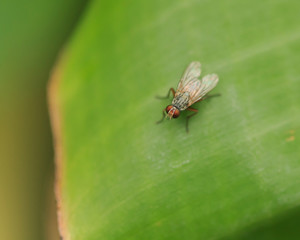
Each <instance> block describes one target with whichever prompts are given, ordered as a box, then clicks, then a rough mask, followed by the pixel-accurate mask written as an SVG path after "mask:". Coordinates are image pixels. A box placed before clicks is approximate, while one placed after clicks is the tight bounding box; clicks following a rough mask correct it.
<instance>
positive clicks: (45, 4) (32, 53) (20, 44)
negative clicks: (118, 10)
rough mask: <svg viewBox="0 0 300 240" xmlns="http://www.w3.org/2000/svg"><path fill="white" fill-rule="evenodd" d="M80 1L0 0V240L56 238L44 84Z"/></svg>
mask: <svg viewBox="0 0 300 240" xmlns="http://www.w3.org/2000/svg"><path fill="white" fill-rule="evenodd" d="M86 3H87V1H85V0H63V1H62V0H51V1H38V0H27V1H23V0H21V1H8V0H4V1H3V0H2V1H0V239H1V240H27V239H28V240H35V239H39V240H40V239H57V230H56V222H55V218H56V217H55V212H54V210H55V209H54V208H52V209H51V207H54V194H53V186H52V180H53V148H52V139H51V132H50V126H49V119H48V112H47V111H48V110H47V101H46V85H47V82H48V79H49V75H50V72H51V69H52V67H53V65H54V62H55V61H56V59H57V56H58V54H59V52H60V51H61V49H62V48H63V45H64V43H65V42H66V41H67V39H68V36H69V35H70V34H71V32H72V30H73V28H74V26H75V24H76V23H77V22H78V19H79V16H80V15H81V13H82V12H83V10H84V8H85V5H86ZM49 219H52V220H49Z"/></svg>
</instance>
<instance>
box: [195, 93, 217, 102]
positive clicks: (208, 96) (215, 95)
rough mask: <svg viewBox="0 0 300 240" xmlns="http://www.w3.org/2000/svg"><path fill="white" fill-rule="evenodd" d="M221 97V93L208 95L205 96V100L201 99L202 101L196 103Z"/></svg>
mask: <svg viewBox="0 0 300 240" xmlns="http://www.w3.org/2000/svg"><path fill="white" fill-rule="evenodd" d="M220 96H221V94H220V93H216V94H212V95H206V96H204V97H203V98H201V99H200V100H198V101H196V102H195V103H197V102H201V101H203V100H205V99H208V98H212V97H220Z"/></svg>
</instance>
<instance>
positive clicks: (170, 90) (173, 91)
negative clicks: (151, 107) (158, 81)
mask: <svg viewBox="0 0 300 240" xmlns="http://www.w3.org/2000/svg"><path fill="white" fill-rule="evenodd" d="M171 92H172V94H173V97H175V90H174V88H170V89H169V91H168V94H167V96H165V97H160V96H156V98H158V99H167V98H169V97H170V93H171Z"/></svg>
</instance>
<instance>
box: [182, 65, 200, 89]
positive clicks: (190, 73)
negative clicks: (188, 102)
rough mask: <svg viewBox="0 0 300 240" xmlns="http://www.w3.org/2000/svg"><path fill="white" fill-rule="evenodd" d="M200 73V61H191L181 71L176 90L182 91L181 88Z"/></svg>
mask: <svg viewBox="0 0 300 240" xmlns="http://www.w3.org/2000/svg"><path fill="white" fill-rule="evenodd" d="M200 74H201V64H200V62H191V63H190V65H189V66H188V67H187V68H186V70H185V72H184V73H183V75H182V77H181V79H180V82H179V84H178V87H177V91H179V92H182V89H183V88H184V87H185V86H186V85H188V84H189V82H190V81H192V80H195V79H197V78H198V77H200Z"/></svg>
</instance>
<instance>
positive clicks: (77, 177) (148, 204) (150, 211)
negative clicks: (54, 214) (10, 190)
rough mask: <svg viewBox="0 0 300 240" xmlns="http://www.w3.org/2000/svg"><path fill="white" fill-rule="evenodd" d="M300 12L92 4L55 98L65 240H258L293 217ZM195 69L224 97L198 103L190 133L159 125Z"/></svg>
mask: <svg viewBox="0 0 300 240" xmlns="http://www.w3.org/2000/svg"><path fill="white" fill-rule="evenodd" d="M299 11H300V3H299V1H295V0H294V1H289V2H286V1H261V2H255V3H254V2H253V1H250V0H246V1H242V2H241V1H238V0H230V1H204V0H203V1H192V0H185V1H179V0H177V1H158V0H155V1H138V0H132V1H129V2H122V1H94V2H93V3H92V4H91V5H90V8H89V10H88V12H87V14H86V17H85V19H84V21H83V22H82V24H81V25H80V28H79V29H78V31H77V32H76V34H75V35H74V37H73V39H72V41H71V43H70V45H69V46H68V48H67V49H66V51H65V57H64V58H63V60H62V63H61V64H60V65H59V66H58V70H57V73H59V74H60V75H59V76H57V75H55V76H56V77H55V78H56V81H57V82H56V83H57V84H58V86H57V89H56V92H55V95H52V101H53V102H54V105H52V106H53V107H54V113H53V116H54V117H57V115H56V114H58V113H59V118H60V122H59V124H58V122H56V123H57V125H55V126H57V127H59V128H57V129H56V130H57V137H58V145H57V147H58V150H57V154H58V156H59V158H58V164H59V168H58V170H59V172H58V176H59V181H60V182H59V186H58V187H59V188H58V189H59V190H58V198H59V202H60V204H61V207H62V208H61V210H62V213H61V214H62V218H61V227H62V229H61V231H62V232H63V235H64V236H65V238H66V239H72V240H73V239H74V240H77V239H84V240H94V239H172V240H174V239H180V240H181V239H218V238H225V239H233V238H235V237H236V238H239V237H240V236H244V238H245V237H246V236H247V237H249V238H250V239H256V238H262V234H265V236H266V238H267V237H270V234H272V231H268V229H274V231H275V230H276V229H277V228H278V222H279V223H280V219H281V216H284V217H282V218H288V219H289V214H288V213H289V212H287V211H288V210H289V211H291V212H293V210H292V209H294V208H297V206H298V205H299V201H300V191H299V189H300V188H299V184H300V178H299V174H300V162H299V156H300V155H299V139H298V138H299V137H298V134H299V131H300V123H299V119H300V112H299V108H300V95H299V91H300V84H299V80H300V69H299V63H300V55H299V54H298V53H299V50H300V44H299V39H300V25H299V19H298V15H299ZM194 60H199V61H201V63H202V68H203V74H207V73H217V74H218V75H219V77H220V82H219V84H218V86H217V87H216V89H215V90H214V91H213V92H214V93H221V94H222V96H221V97H218V98H212V99H209V100H205V101H203V102H200V103H197V104H195V105H194V107H196V108H198V109H199V114H198V115H196V116H195V117H193V118H192V119H191V120H190V133H189V134H187V133H186V132H185V117H186V116H187V113H183V114H182V116H180V117H179V118H178V119H176V120H172V121H165V122H163V123H162V124H160V125H156V124H155V122H156V121H157V120H159V119H160V118H161V112H162V109H163V108H164V107H165V106H166V105H168V104H170V102H171V100H170V99H169V100H163V101H159V100H157V99H155V96H156V95H165V94H166V93H167V91H168V89H169V88H170V87H176V86H177V83H178V81H179V79H180V76H181V74H182V72H183V70H184V69H185V67H186V66H187V65H188V64H189V63H190V62H191V61H194ZM52 90H54V89H52ZM55 104H57V105H55ZM297 212H298V213H299V211H297ZM292 218H293V219H295V218H296V219H297V221H298V223H299V222H300V221H299V220H300V214H296V217H295V216H294V215H293V216H292ZM278 219H279V220H278ZM287 229H288V228H287ZM268 232H269V233H270V234H268ZM293 234H294V235H290V237H291V238H290V239H292V238H293V237H295V238H297V237H298V238H299V236H300V235H299V232H296V231H294V232H293ZM297 234H298V235H297ZM276 236H277V235H275V237H273V238H272V239H275V238H276ZM278 236H279V234H278ZM266 238H264V239H266ZM241 239H243V237H241Z"/></svg>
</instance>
